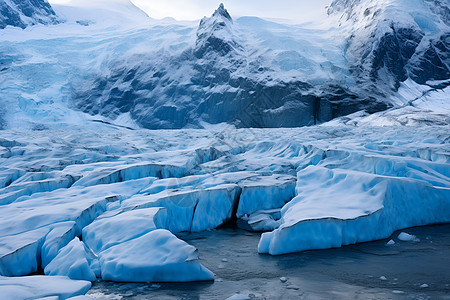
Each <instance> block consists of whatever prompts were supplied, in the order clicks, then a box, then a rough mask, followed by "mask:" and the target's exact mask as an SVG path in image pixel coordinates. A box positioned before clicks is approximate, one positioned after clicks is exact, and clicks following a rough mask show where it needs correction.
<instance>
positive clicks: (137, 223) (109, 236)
mask: <svg viewBox="0 0 450 300" xmlns="http://www.w3.org/2000/svg"><path fill="white" fill-rule="evenodd" d="M166 219H167V211H166V209H165V208H160V207H152V208H144V209H136V210H131V211H126V212H120V211H119V212H118V213H117V214H116V215H112V216H110V217H102V216H100V217H99V218H98V219H97V220H95V221H94V222H93V223H91V224H90V225H88V226H87V227H85V228H84V229H83V240H84V242H85V243H86V245H88V246H89V248H90V249H92V251H94V252H95V253H97V254H98V253H100V252H101V251H103V250H105V249H108V248H110V247H111V246H114V245H117V244H120V243H123V242H126V241H129V240H131V239H134V238H138V237H140V236H143V235H144V234H146V233H148V232H150V231H152V230H155V229H157V228H165V226H166Z"/></svg>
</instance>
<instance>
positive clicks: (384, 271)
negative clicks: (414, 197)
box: [88, 224, 450, 299]
mask: <svg viewBox="0 0 450 300" xmlns="http://www.w3.org/2000/svg"><path fill="white" fill-rule="evenodd" d="M402 231H403V232H407V233H409V234H413V235H415V236H417V237H418V238H419V239H420V241H419V242H403V241H399V240H398V239H397V236H398V234H399V233H400V232H397V233H395V234H394V235H393V236H392V237H391V238H392V239H393V240H394V241H395V244H394V245H390V246H388V245H386V243H387V242H388V241H389V239H387V240H382V241H376V242H370V243H365V244H359V245H353V246H348V247H343V248H340V249H330V250H321V251H307V252H302V253H297V254H291V255H283V256H269V255H259V254H258V253H257V250H256V249H257V245H258V241H259V237H260V234H256V233H249V232H246V231H243V230H234V229H220V230H215V231H210V232H205V233H199V234H188V235H181V236H180V237H181V238H182V239H184V240H186V241H187V242H188V243H190V244H191V245H194V246H195V247H197V248H198V249H199V253H200V260H201V262H202V264H203V265H205V266H206V267H207V268H209V269H210V270H211V271H213V272H214V273H215V274H216V281H215V282H209V283H186V284H120V283H109V282H97V283H95V284H94V285H93V288H92V289H91V291H90V292H89V293H88V295H89V296H91V297H93V298H109V299H121V298H127V299H226V298H228V297H230V296H233V295H235V294H241V295H245V296H247V297H249V298H250V299H450V224H447V225H436V226H427V227H416V228H410V229H405V230H402ZM282 277H285V278H282ZM280 278H282V280H280ZM285 279H286V281H285ZM284 281H285V282H284Z"/></svg>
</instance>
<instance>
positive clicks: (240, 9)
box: [49, 0, 332, 23]
mask: <svg viewBox="0 0 450 300" xmlns="http://www.w3.org/2000/svg"><path fill="white" fill-rule="evenodd" d="M72 1H73V2H75V1H76V0H72ZM93 1H95V0H93ZM97 1H98V0H97ZM101 1H102V0H101ZM110 1H120V2H124V1H128V0H110ZM131 1H132V2H133V3H134V4H135V5H136V6H138V7H140V8H141V9H142V10H144V11H145V12H146V13H147V14H148V15H149V16H150V17H152V18H155V19H162V18H166V17H171V18H174V19H177V20H199V19H201V18H203V17H204V16H210V15H211V14H212V13H213V12H214V10H215V9H216V8H217V7H218V6H219V4H220V3H221V2H223V3H224V5H225V8H226V9H227V10H228V11H229V12H230V14H231V15H232V17H234V18H237V17H241V16H257V17H260V18H266V19H279V20H285V21H287V22H289V23H301V22H307V21H312V20H315V19H318V18H323V17H324V16H325V7H326V6H327V5H329V4H330V3H331V1H332V0H131ZM49 2H51V3H63V2H68V0H49ZM105 2H107V1H105Z"/></svg>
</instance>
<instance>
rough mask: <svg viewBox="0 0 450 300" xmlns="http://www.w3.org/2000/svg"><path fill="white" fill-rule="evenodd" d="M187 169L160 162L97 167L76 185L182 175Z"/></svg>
mask: <svg viewBox="0 0 450 300" xmlns="http://www.w3.org/2000/svg"><path fill="white" fill-rule="evenodd" d="M185 172H186V170H185V169H184V168H183V167H179V166H172V165H160V164H134V165H125V166H123V165H118V166H114V167H109V168H96V169H95V170H93V171H91V172H90V174H88V175H86V176H85V177H84V178H82V179H80V180H79V181H78V182H76V184H75V185H80V186H90V185H98V184H109V183H115V182H122V181H128V180H135V179H140V178H146V177H149V178H152V179H153V180H156V179H157V178H156V177H158V178H167V177H173V178H177V177H182V176H183V175H184V174H185Z"/></svg>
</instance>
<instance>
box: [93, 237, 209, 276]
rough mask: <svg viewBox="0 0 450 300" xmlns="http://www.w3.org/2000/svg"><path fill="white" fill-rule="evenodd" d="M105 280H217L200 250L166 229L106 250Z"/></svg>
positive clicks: (103, 269)
mask: <svg viewBox="0 0 450 300" xmlns="http://www.w3.org/2000/svg"><path fill="white" fill-rule="evenodd" d="M100 265H101V270H102V278H103V279H104V280H114V281H125V282H184V281H203V280H214V274H213V273H211V271H209V270H208V269H206V268H205V267H203V266H202V265H201V264H200V263H199V261H198V253H197V249H195V248H194V247H193V246H190V245H188V244H187V243H186V242H184V241H181V240H179V239H178V238H177V237H176V236H174V235H173V234H172V233H170V232H169V231H167V230H164V229H157V230H154V231H151V232H149V233H147V234H145V235H143V236H141V237H139V238H137V239H134V240H131V241H128V242H124V243H122V244H119V245H116V246H113V247H111V248H109V249H107V250H105V251H104V252H103V253H102V255H101V259H100Z"/></svg>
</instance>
